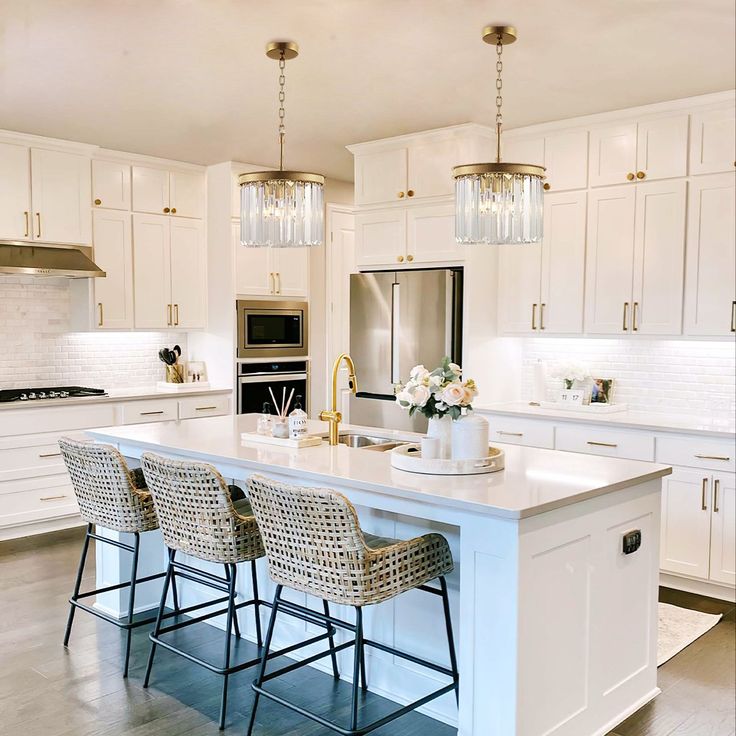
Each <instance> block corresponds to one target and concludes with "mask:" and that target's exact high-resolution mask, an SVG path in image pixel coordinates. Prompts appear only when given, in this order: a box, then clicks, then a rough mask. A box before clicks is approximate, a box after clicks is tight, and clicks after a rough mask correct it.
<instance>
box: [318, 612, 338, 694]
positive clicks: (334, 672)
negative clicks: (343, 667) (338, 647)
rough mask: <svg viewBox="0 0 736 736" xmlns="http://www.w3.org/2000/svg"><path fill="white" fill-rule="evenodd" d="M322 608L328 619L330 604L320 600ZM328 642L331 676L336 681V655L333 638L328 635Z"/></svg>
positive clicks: (328, 625)
mask: <svg viewBox="0 0 736 736" xmlns="http://www.w3.org/2000/svg"><path fill="white" fill-rule="evenodd" d="M322 607H323V609H324V612H325V616H327V617H328V618H329V615H330V604H329V603H328V602H327V601H326V600H324V599H322ZM326 626H327V628H328V629H329V628H330V626H331V624H330V622H329V621H328V622H327V623H326ZM328 641H329V642H330V658H331V659H332V675H333V677H334V678H335V679H336V680H339V679H340V670H339V669H338V668H337V655H336V654H335V637H334V636H332V635H330V638H329V640H328Z"/></svg>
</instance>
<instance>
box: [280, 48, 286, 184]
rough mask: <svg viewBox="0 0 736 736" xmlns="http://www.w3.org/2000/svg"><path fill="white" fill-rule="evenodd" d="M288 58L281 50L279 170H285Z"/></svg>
mask: <svg viewBox="0 0 736 736" xmlns="http://www.w3.org/2000/svg"><path fill="white" fill-rule="evenodd" d="M285 70H286V59H285V58H284V52H283V51H282V52H281V55H280V56H279V170H280V171H283V170H284V138H285V137H286V125H285V124H284V119H285V118H286V110H285V109H284V102H285V101H286V90H285V87H286V75H285Z"/></svg>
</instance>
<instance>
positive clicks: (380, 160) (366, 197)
mask: <svg viewBox="0 0 736 736" xmlns="http://www.w3.org/2000/svg"><path fill="white" fill-rule="evenodd" d="M406 182H407V151H406V148H396V149H389V150H386V151H373V152H371V153H363V154H360V155H359V156H356V157H355V204H381V203H384V202H395V201H398V200H400V199H404V198H405V197H406V190H407V188H408V187H407V185H406Z"/></svg>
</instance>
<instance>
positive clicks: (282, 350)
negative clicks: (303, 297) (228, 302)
mask: <svg viewBox="0 0 736 736" xmlns="http://www.w3.org/2000/svg"><path fill="white" fill-rule="evenodd" d="M235 304H236V309H237V313H238V351H237V353H238V358H294V357H298V358H306V357H307V354H308V346H307V332H308V329H307V316H308V306H307V302H304V301H267V300H265V299H264V300H261V301H256V300H252V301H250V300H245V299H238V301H237V302H236V303H235Z"/></svg>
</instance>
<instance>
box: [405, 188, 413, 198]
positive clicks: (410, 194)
mask: <svg viewBox="0 0 736 736" xmlns="http://www.w3.org/2000/svg"><path fill="white" fill-rule="evenodd" d="M406 196H407V197H413V196H414V190H413V189H410V190H409V191H408V192H407V193H406Z"/></svg>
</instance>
